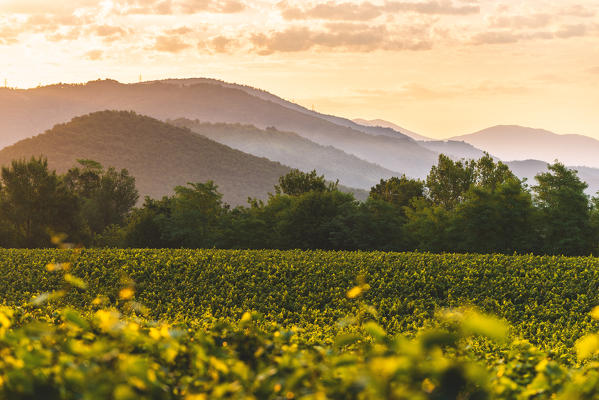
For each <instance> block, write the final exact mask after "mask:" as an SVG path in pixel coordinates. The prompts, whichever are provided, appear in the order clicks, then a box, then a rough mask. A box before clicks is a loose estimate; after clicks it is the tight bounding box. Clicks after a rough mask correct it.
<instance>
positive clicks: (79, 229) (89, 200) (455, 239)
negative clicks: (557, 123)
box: [0, 154, 599, 256]
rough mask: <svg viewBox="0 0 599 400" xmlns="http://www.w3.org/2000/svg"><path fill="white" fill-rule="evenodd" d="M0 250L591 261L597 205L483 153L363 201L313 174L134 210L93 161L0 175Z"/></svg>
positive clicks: (179, 193)
mask: <svg viewBox="0 0 599 400" xmlns="http://www.w3.org/2000/svg"><path fill="white" fill-rule="evenodd" d="M0 178H1V179H0V181H1V182H0V183H1V186H0V222H2V225H1V228H0V245H2V246H4V247H48V246H51V245H52V243H53V241H56V240H62V239H61V236H60V234H64V233H67V234H68V235H69V236H68V238H67V240H68V241H69V242H72V243H76V244H81V245H85V246H96V247H149V248H180V247H186V248H224V249H228V248H230V249H267V248H268V249H296V248H298V249H326V250H383V251H412V250H419V251H431V252H471V253H506V254H512V253H537V254H563V255H569V256H578V255H589V254H593V253H597V250H599V249H598V247H599V198H590V197H589V196H588V195H586V194H585V189H586V188H587V185H586V183H584V182H582V181H581V180H580V179H579V177H578V176H577V173H576V171H575V170H572V169H568V168H566V167H565V166H564V165H563V164H561V163H559V162H555V163H554V164H551V165H549V167H548V170H547V171H546V172H543V173H540V174H538V175H537V176H536V178H535V181H536V182H535V183H534V184H533V185H532V186H529V185H528V184H527V182H525V181H522V180H520V179H518V178H517V177H516V176H515V175H514V174H513V173H512V172H511V171H510V169H509V168H508V166H507V165H505V164H503V163H502V162H496V161H495V160H494V159H493V158H492V157H491V156H489V155H488V154H487V155H485V156H484V157H482V158H480V159H479V160H459V161H455V160H452V159H451V158H449V157H447V156H445V155H440V156H439V160H438V163H437V165H435V166H433V167H432V168H431V170H430V172H429V174H428V176H427V177H426V179H425V180H417V179H410V178H407V177H405V176H401V177H393V178H390V179H386V180H381V181H380V183H379V184H377V185H376V186H374V187H372V188H371V190H370V194H369V197H368V199H367V200H366V201H364V202H359V201H357V200H356V199H355V198H354V196H353V195H352V194H348V193H343V192H341V191H339V190H338V187H337V184H335V183H330V182H327V181H326V180H325V178H324V176H319V175H318V174H317V173H316V171H312V172H310V173H305V172H301V171H299V170H292V171H291V172H290V173H289V174H287V175H285V176H283V177H281V178H280V180H279V184H278V185H276V186H275V187H274V190H273V193H270V194H269V195H268V199H267V200H265V201H261V200H256V199H248V206H245V207H235V208H232V207H230V206H229V205H227V204H225V203H224V202H223V200H222V194H220V193H219V192H218V187H217V186H216V185H215V184H214V182H205V183H190V184H188V185H187V186H177V187H176V188H175V189H174V194H173V195H171V196H166V197H163V198H162V199H151V198H149V197H146V198H145V200H144V202H143V204H142V205H141V206H140V207H137V208H136V207H135V205H136V203H137V200H138V198H139V195H138V192H137V190H136V188H135V179H134V178H133V177H132V176H130V175H129V174H128V172H127V171H126V170H121V171H117V170H115V169H114V168H108V169H105V168H104V167H103V166H102V165H100V164H98V163H97V162H94V161H91V160H79V162H78V165H77V166H75V167H73V168H72V169H70V170H69V171H68V172H67V173H66V174H64V175H57V174H56V172H52V171H49V169H48V164H47V161H46V160H45V159H43V158H33V159H31V160H30V161H24V160H23V161H14V162H13V163H12V165H11V166H10V167H5V168H2V171H1V175H0Z"/></svg>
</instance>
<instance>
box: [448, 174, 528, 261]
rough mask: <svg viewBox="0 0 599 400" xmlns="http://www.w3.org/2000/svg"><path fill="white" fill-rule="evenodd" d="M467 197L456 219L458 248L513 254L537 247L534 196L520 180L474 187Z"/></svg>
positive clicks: (459, 207) (458, 209) (459, 208)
mask: <svg viewBox="0 0 599 400" xmlns="http://www.w3.org/2000/svg"><path fill="white" fill-rule="evenodd" d="M495 185H496V186H495ZM465 197H466V198H465V200H464V201H463V202H462V203H461V204H460V205H458V206H457V207H456V209H455V214H456V215H455V218H454V220H453V224H454V228H453V229H452V231H453V232H455V234H456V235H457V237H458V238H459V240H458V241H456V246H458V247H457V248H456V250H458V251H462V252H470V253H506V254H510V253H514V252H526V251H530V250H532V249H533V243H534V236H535V235H534V230H533V225H534V222H533V221H534V208H533V205H532V198H531V195H530V193H529V192H528V191H526V190H525V189H524V187H523V186H522V183H521V182H520V181H519V180H518V179H509V180H507V181H505V182H501V183H498V184H497V183H496V184H494V185H488V186H473V187H471V188H470V190H469V191H468V192H467V194H466V196H465Z"/></svg>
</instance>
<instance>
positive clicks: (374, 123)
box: [353, 118, 432, 141]
mask: <svg viewBox="0 0 599 400" xmlns="http://www.w3.org/2000/svg"><path fill="white" fill-rule="evenodd" d="M353 121H354V122H355V123H356V124H359V125H364V126H370V127H379V128H383V129H392V130H394V131H397V132H401V133H403V134H404V135H406V136H409V137H411V138H412V139H414V140H423V141H426V140H432V139H431V138H428V137H426V136H422V135H419V134H418V133H416V132H412V131H410V130H407V129H406V128H404V127H402V126H399V125H397V124H394V123H393V122H389V121H385V120H384V119H362V118H356V119H354V120H353Z"/></svg>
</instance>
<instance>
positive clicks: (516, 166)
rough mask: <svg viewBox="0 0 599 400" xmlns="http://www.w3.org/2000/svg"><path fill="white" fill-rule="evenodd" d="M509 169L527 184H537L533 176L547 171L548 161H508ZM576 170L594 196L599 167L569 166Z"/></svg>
mask: <svg viewBox="0 0 599 400" xmlns="http://www.w3.org/2000/svg"><path fill="white" fill-rule="evenodd" d="M506 164H507V165H508V167H510V170H512V172H513V173H514V174H515V175H516V176H517V177H518V178H520V179H523V178H526V180H527V182H526V183H527V184H528V185H529V186H534V185H536V184H537V181H536V180H535V176H536V175H537V174H539V173H541V172H547V165H549V164H548V163H546V162H544V161H539V160H523V161H509V162H507V163H506ZM569 168H571V169H574V170H576V171H578V177H579V178H580V179H581V180H583V181H584V182H586V183H587V185H589V187H588V188H587V190H586V193H587V194H588V195H590V196H595V195H596V194H597V192H598V191H599V169H598V168H589V167H569Z"/></svg>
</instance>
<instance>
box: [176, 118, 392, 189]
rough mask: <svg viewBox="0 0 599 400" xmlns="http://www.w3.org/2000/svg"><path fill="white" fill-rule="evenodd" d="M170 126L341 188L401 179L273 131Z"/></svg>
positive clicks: (193, 123)
mask: <svg viewBox="0 0 599 400" xmlns="http://www.w3.org/2000/svg"><path fill="white" fill-rule="evenodd" d="M168 122H169V123H171V124H173V125H175V126H181V127H186V128H189V129H191V130H192V131H193V132H196V133H199V134H201V135H203V136H206V137H207V138H209V139H212V140H214V141H217V142H219V143H222V144H224V145H227V146H230V147H232V148H234V149H237V150H241V151H243V152H245V153H249V154H253V155H255V156H258V157H266V158H268V159H269V160H272V161H278V162H280V163H282V164H284V165H288V166H290V167H292V168H297V169H300V170H302V171H311V170H313V169H315V170H316V171H317V172H318V173H319V174H323V175H324V176H325V177H327V178H328V179H330V180H333V181H334V180H337V179H339V182H340V183H341V184H344V185H347V186H351V187H355V188H360V189H364V190H370V188H371V187H372V186H374V185H376V184H377V183H379V181H380V180H381V179H387V178H390V177H392V176H398V175H400V173H399V172H394V171H390V170H388V169H385V168H383V167H381V166H379V165H376V164H373V163H369V162H367V161H364V160H362V159H360V158H358V157H356V156H353V155H351V154H347V153H345V152H343V151H341V150H339V149H336V148H334V147H331V146H322V145H319V144H317V143H314V142H312V141H310V140H308V139H305V138H303V137H301V136H299V135H297V134H295V133H293V132H285V131H281V130H278V129H276V128H274V127H271V128H267V129H259V128H256V127H255V126H252V125H242V124H223V123H220V124H211V123H203V122H200V121H197V120H195V121H192V120H189V119H184V118H181V119H177V120H174V121H168Z"/></svg>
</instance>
